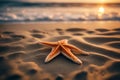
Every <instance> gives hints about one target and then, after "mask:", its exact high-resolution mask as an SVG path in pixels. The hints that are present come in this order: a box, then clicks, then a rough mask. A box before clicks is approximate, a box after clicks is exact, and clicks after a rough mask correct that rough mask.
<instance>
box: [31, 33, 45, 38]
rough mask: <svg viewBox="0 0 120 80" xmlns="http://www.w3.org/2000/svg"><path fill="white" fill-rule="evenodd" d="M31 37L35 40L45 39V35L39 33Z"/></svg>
mask: <svg viewBox="0 0 120 80" xmlns="http://www.w3.org/2000/svg"><path fill="white" fill-rule="evenodd" d="M31 35H32V36H33V37H35V38H44V37H45V35H43V34H39V33H34V34H31Z"/></svg>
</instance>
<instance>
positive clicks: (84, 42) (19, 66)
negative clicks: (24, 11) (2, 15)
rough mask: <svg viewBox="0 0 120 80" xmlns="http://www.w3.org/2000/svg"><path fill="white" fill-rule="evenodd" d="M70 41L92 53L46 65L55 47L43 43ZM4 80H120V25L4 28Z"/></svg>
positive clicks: (0, 39) (0, 52) (0, 59)
mask: <svg viewBox="0 0 120 80" xmlns="http://www.w3.org/2000/svg"><path fill="white" fill-rule="evenodd" d="M61 39H68V43H70V44H73V45H75V46H77V47H78V48H80V49H82V50H84V51H87V52H90V55H89V56H84V55H80V54H79V53H74V55H76V56H77V57H78V58H80V59H81V60H82V61H83V64H82V65H78V64H76V63H74V62H72V61H70V60H69V59H67V58H66V57H64V56H63V55H58V56H57V57H56V58H55V59H53V60H52V61H51V62H49V63H44V60H45V57H46V56H47V55H48V54H49V52H50V51H51V47H48V46H44V45H41V44H40V43H39V41H58V40H61ZM0 80H120V23H119V22H83V23H82V22H81V23H30V24H1V25H0Z"/></svg>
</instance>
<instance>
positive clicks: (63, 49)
mask: <svg viewBox="0 0 120 80" xmlns="http://www.w3.org/2000/svg"><path fill="white" fill-rule="evenodd" d="M40 43H41V44H44V45H48V46H51V47H52V51H51V52H50V54H49V55H48V56H47V57H46V59H45V62H49V61H51V60H52V59H53V58H54V57H56V56H57V55H59V54H60V53H62V54H63V55H64V56H66V57H67V58H69V59H70V60H72V61H73V62H75V63H78V64H82V61H81V60H80V59H79V58H77V57H76V56H75V55H73V53H72V52H71V50H73V51H75V52H79V53H81V54H85V55H89V53H88V52H84V51H82V50H80V49H79V48H77V47H75V46H73V45H71V44H68V40H66V39H63V40H60V41H57V42H40Z"/></svg>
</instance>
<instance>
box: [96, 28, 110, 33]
mask: <svg viewBox="0 0 120 80" xmlns="http://www.w3.org/2000/svg"><path fill="white" fill-rule="evenodd" d="M95 30H96V31H99V32H108V31H109V30H108V29H104V28H98V29H95Z"/></svg>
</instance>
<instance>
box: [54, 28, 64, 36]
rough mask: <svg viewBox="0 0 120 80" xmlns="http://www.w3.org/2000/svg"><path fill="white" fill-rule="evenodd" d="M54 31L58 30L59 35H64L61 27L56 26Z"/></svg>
mask: <svg viewBox="0 0 120 80" xmlns="http://www.w3.org/2000/svg"><path fill="white" fill-rule="evenodd" d="M56 31H57V32H58V34H59V35H64V31H63V29H60V28H57V29H56Z"/></svg>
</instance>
